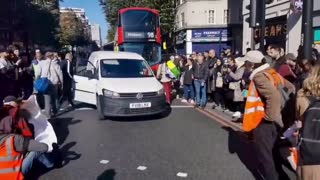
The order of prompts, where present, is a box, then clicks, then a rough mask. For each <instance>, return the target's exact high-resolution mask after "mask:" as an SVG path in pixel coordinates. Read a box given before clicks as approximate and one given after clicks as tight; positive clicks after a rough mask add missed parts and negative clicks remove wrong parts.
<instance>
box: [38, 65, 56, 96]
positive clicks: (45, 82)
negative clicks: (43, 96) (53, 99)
mask: <svg viewBox="0 0 320 180" xmlns="http://www.w3.org/2000/svg"><path fill="white" fill-rule="evenodd" d="M51 61H52V60H50V64H49V69H48V72H47V77H42V78H38V79H37V80H36V82H35V85H34V88H35V89H36V90H37V91H38V92H39V93H46V92H47V91H48V89H49V85H50V80H49V79H48V76H49V73H50V70H51Z"/></svg>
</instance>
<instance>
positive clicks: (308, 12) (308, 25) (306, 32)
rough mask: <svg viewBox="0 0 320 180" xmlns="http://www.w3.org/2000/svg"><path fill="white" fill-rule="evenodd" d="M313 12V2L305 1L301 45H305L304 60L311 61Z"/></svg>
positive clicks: (310, 0) (311, 0)
mask: <svg viewBox="0 0 320 180" xmlns="http://www.w3.org/2000/svg"><path fill="white" fill-rule="evenodd" d="M312 12H313V0H304V1H303V10H302V13H303V14H302V35H301V41H302V42H301V44H302V45H303V58H306V59H309V60H310V59H311V58H312V41H313V34H312V26H313V19H312Z"/></svg>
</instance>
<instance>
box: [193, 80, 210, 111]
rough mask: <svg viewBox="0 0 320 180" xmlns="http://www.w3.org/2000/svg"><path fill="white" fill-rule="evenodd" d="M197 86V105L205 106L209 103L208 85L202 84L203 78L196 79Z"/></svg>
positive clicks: (195, 84)
mask: <svg viewBox="0 0 320 180" xmlns="http://www.w3.org/2000/svg"><path fill="white" fill-rule="evenodd" d="M194 86H195V88H196V99H197V105H200V106H202V107H204V106H205V105H206V104H207V85H206V83H204V86H201V80H194Z"/></svg>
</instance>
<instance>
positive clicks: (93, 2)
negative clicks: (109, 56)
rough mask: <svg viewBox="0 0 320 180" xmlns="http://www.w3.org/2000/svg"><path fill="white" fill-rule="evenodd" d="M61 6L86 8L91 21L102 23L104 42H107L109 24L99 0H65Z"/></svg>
mask: <svg viewBox="0 0 320 180" xmlns="http://www.w3.org/2000/svg"><path fill="white" fill-rule="evenodd" d="M60 7H77V8H84V9H85V10H86V15H87V17H88V18H89V21H90V23H97V24H100V27H101V38H102V42H103V43H104V42H106V40H105V39H106V36H107V30H108V25H107V22H106V20H105V16H104V13H103V11H102V8H101V6H100V5H99V0H63V2H60Z"/></svg>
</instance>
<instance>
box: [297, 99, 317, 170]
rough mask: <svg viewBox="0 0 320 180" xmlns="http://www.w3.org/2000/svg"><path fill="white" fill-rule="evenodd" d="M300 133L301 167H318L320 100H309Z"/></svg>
mask: <svg viewBox="0 0 320 180" xmlns="http://www.w3.org/2000/svg"><path fill="white" fill-rule="evenodd" d="M310 102H311V103H310V106H309V107H308V109H307V110H306V111H305V113H304V115H303V116H304V121H303V126H302V129H301V132H300V143H299V144H300V163H301V165H320V99H315V98H311V101H310Z"/></svg>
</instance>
